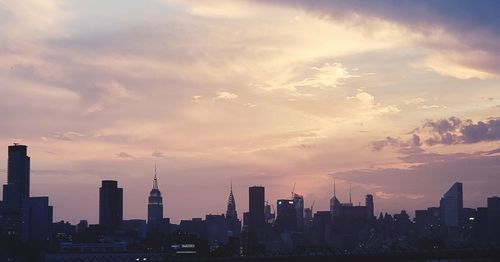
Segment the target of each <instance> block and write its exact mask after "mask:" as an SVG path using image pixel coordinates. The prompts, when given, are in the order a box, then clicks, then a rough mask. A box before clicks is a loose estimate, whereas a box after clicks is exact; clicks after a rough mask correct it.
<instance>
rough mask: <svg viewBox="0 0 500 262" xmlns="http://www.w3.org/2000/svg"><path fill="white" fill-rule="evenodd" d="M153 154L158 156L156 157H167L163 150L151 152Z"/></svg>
mask: <svg viewBox="0 0 500 262" xmlns="http://www.w3.org/2000/svg"><path fill="white" fill-rule="evenodd" d="M151 156H152V157H156V158H167V156H165V154H163V153H162V152H160V151H158V150H155V151H153V153H151Z"/></svg>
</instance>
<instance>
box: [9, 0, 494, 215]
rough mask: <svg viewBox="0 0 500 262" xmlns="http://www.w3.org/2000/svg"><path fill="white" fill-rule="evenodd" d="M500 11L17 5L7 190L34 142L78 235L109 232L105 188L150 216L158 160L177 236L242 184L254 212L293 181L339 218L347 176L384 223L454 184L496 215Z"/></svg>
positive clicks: (40, 187)
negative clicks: (113, 187) (18, 157)
mask: <svg viewBox="0 0 500 262" xmlns="http://www.w3.org/2000/svg"><path fill="white" fill-rule="evenodd" d="M499 8H500V6H499V3H498V2H497V1H479V2H476V1H462V0H458V1H451V0H443V1H417V2H411V1H406V2H405V4H395V3H394V1H392V0H383V1H381V2H380V4H373V3H372V1H349V2H343V1H318V2H317V3H316V4H312V3H311V1H302V0H289V1H285V0H276V1H259V0H248V1H246V0H241V1H228V0H223V1H217V2H216V3H214V2H213V1H191V0H189V1H179V0H153V1H148V2H136V1H114V0H113V1H107V2H106V3H102V1H85V2H78V3H77V2H68V1H61V0H50V1H33V0H27V1H21V2H20V1H14V0H6V1H3V2H2V4H1V5H0V22H1V23H0V24H1V25H2V26H1V27H0V38H1V39H2V45H0V55H1V56H2V61H0V82H1V83H4V84H2V87H1V88H0V120H1V121H0V159H1V161H0V177H1V179H0V182H2V183H5V182H6V181H7V178H6V177H7V171H6V170H7V162H6V159H7V152H5V150H1V149H2V148H7V146H9V145H11V144H12V143H13V142H19V143H21V144H25V145H29V150H30V157H31V158H32V162H31V170H32V172H31V181H30V182H31V193H32V195H40V196H42V195H43V196H46V195H48V196H49V197H50V205H52V206H54V219H55V220H61V219H64V220H69V221H71V222H73V223H76V222H77V221H78V220H79V219H81V218H86V219H88V220H89V221H90V222H92V223H95V222H97V221H98V212H97V210H98V203H99V199H98V194H97V191H98V187H99V185H100V183H101V181H102V180H107V179H109V180H117V181H119V183H120V187H122V188H123V189H124V199H123V201H124V203H125V206H124V217H127V218H144V217H146V216H147V207H145V206H144V202H145V201H146V200H147V196H148V193H149V192H150V190H151V177H152V175H153V166H154V165H155V164H157V165H158V181H160V184H161V193H162V197H163V201H164V207H165V209H164V213H165V216H168V217H170V218H171V219H172V221H173V222H178V221H179V220H180V219H181V218H190V217H198V216H200V215H203V214H207V213H217V214H221V213H224V212H225V211H226V210H225V209H226V203H227V188H228V185H229V183H230V181H232V182H233V185H234V186H233V192H234V197H235V198H236V203H237V204H238V208H239V210H241V211H243V210H248V196H247V190H248V186H251V185H263V186H265V187H266V192H267V195H266V197H267V198H268V200H269V202H270V203H274V200H276V199H282V198H284V197H287V196H289V193H290V191H291V189H292V187H293V185H294V184H296V185H297V186H296V189H295V191H296V192H297V193H298V194H300V195H302V196H303V197H304V200H305V203H304V206H305V207H307V206H310V204H311V203H312V202H313V201H315V209H316V210H329V200H330V198H331V196H332V193H333V192H332V191H333V189H332V176H335V177H336V182H337V192H336V193H337V196H338V198H339V199H340V200H341V202H347V199H348V198H349V184H351V185H352V197H353V199H352V202H353V203H354V204H357V203H358V202H364V196H365V195H366V194H372V195H373V198H374V202H375V203H376V204H375V209H376V210H375V212H376V213H378V212H379V211H384V212H389V213H397V212H399V211H400V210H401V209H407V211H408V210H416V209H420V208H425V207H428V206H436V205H438V203H436V199H437V200H439V199H440V197H441V195H442V193H443V192H444V191H445V190H447V189H448V186H449V185H451V184H453V183H454V182H456V181H460V182H462V183H463V184H464V192H465V193H464V205H465V207H478V206H484V205H485V202H484V201H485V200H484V199H485V197H486V196H492V195H497V194H498V188H500V180H499V179H498V177H499V175H500V174H499V170H500V169H499V165H500V164H499V163H500V94H499V92H498V89H499V83H500V82H499V78H500V68H499V67H498V62H497V61H498V58H499V57H500V53H499V52H498V50H500V46H499V43H500V34H499V30H498V28H499V26H498V25H499V24H500V21H499V18H498V15H497V12H495V11H496V10H498V9H499ZM0 190H3V189H0ZM219 192H221V193H219ZM222 192H224V193H222ZM200 199H203V201H199V200H200ZM82 200H85V201H82ZM74 203H79V206H78V208H75V207H74ZM241 211H240V212H239V213H238V214H239V215H240V218H241V216H242V215H243V213H242V212H241ZM409 213H410V215H413V214H411V212H409Z"/></svg>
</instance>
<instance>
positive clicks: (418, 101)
mask: <svg viewBox="0 0 500 262" xmlns="http://www.w3.org/2000/svg"><path fill="white" fill-rule="evenodd" d="M425 101H427V100H426V99H425V98H421V97H415V98H412V99H408V100H405V104H406V105H419V104H422V103H423V102H425Z"/></svg>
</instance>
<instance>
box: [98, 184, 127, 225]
mask: <svg viewBox="0 0 500 262" xmlns="http://www.w3.org/2000/svg"><path fill="white" fill-rule="evenodd" d="M122 221H123V189H122V188H119V187H118V182H117V181H114V180H103V181H102V186H101V188H99V225H101V226H103V227H104V228H105V230H106V231H107V232H113V231H115V230H117V229H119V228H120V225H121V223H122Z"/></svg>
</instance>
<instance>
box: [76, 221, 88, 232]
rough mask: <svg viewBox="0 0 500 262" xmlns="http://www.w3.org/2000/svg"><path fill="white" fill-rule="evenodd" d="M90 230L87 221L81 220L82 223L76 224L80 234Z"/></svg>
mask: <svg viewBox="0 0 500 262" xmlns="http://www.w3.org/2000/svg"><path fill="white" fill-rule="evenodd" d="M88 228H89V223H88V222H87V220H80V222H78V224H76V232H78V233H83V232H85V231H87V229H88Z"/></svg>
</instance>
